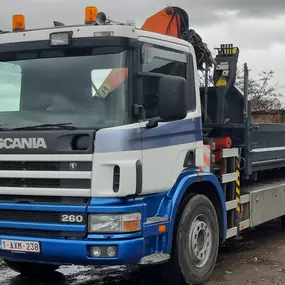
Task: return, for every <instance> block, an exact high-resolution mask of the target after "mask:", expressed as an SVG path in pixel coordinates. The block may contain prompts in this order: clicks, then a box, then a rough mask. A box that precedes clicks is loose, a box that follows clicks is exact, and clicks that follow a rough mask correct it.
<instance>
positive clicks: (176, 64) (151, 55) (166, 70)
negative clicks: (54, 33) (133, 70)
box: [142, 44, 193, 119]
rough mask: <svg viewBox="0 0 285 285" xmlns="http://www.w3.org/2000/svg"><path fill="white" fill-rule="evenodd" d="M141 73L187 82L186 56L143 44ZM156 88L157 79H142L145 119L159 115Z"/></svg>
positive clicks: (157, 84)
mask: <svg viewBox="0 0 285 285" xmlns="http://www.w3.org/2000/svg"><path fill="white" fill-rule="evenodd" d="M191 66H193V65H191ZM142 71H143V72H150V73H160V74H166V75H172V76H179V77H183V78H185V79H186V80H187V77H188V70H187V55H186V54H184V53H183V52H178V51H172V50H167V49H164V48H162V47H157V46H153V45H149V44H144V45H143V46H142ZM158 88H159V78H157V77H144V78H143V96H144V107H145V110H146V118H147V119H149V118H154V117H158V115H159V112H158ZM189 91H190V90H189ZM189 102H190V99H189ZM188 109H190V108H188Z"/></svg>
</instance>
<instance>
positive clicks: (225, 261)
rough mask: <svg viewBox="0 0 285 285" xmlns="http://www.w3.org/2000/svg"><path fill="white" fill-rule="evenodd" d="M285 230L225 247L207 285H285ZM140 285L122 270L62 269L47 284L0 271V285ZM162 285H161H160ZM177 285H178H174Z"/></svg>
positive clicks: (273, 226)
mask: <svg viewBox="0 0 285 285" xmlns="http://www.w3.org/2000/svg"><path fill="white" fill-rule="evenodd" d="M284 280H285V229H283V227H282V225H281V223H280V221H275V222H272V223H269V224H266V225H264V226H261V227H259V228H257V229H255V230H251V231H250V232H247V233H246V234H244V236H243V239H242V240H232V241H230V242H228V243H227V244H226V245H225V246H223V247H222V248H221V250H220V254H219V257H218V261H217V266H216V269H215V271H214V273H213V275H212V278H211V280H210V281H209V282H208V283H207V285H243V284H258V285H268V284H270V285H277V284H285V281H284ZM93 284H94V285H115V284H116V285H140V284H143V283H142V282H141V280H140V277H139V275H138V274H136V272H134V271H131V270H128V269H127V268H126V267H123V266H113V267H101V268H88V267H87V268H82V267H78V266H71V267H62V268H61V269H60V273H58V274H57V275H55V276H54V277H52V280H48V281H45V282H39V281H32V280H26V279H24V278H23V277H21V276H19V275H17V274H15V273H13V272H12V271H10V270H8V269H7V268H5V267H0V285H93ZM157 285H160V284H157ZM175 285H178V284H175Z"/></svg>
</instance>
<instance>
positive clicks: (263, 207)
mask: <svg viewBox="0 0 285 285" xmlns="http://www.w3.org/2000/svg"><path fill="white" fill-rule="evenodd" d="M283 215H285V184H284V183H280V184H278V183H273V185H272V186H271V187H268V186H267V187H266V186H265V187H264V186H263V187H261V188H260V189H258V190H254V191H250V226H251V227H255V226H257V225H260V224H263V223H265V222H268V221H271V220H273V219H276V218H279V217H281V216H283Z"/></svg>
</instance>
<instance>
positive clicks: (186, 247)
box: [159, 195, 219, 285]
mask: <svg viewBox="0 0 285 285" xmlns="http://www.w3.org/2000/svg"><path fill="white" fill-rule="evenodd" d="M179 216H180V219H179V221H178V225H177V228H176V230H175V236H174V237H173V250H172V254H171V259H170V261H169V262H167V263H165V264H162V265H159V269H160V270H159V271H160V273H161V275H163V279H164V280H165V281H166V282H167V283H169V284H176V283H179V282H181V281H182V282H184V283H186V284H191V285H198V284H203V283H204V282H206V281H207V280H208V279H209V278H210V276H211V274H212V272H213V269H214V267H215V264H216V260H217V255H218V250H219V223H218V218H217V213H216V210H215V208H214V206H213V204H212V203H211V201H210V200H209V199H208V198H207V197H206V196H204V195H191V196H190V197H189V198H188V199H187V200H185V201H184V202H183V203H182V209H181V212H180V215H179ZM179 284H180V283H179Z"/></svg>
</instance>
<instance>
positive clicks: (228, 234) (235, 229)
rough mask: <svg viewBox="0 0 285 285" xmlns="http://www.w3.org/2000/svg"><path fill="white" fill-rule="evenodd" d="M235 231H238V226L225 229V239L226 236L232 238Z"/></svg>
mask: <svg viewBox="0 0 285 285" xmlns="http://www.w3.org/2000/svg"><path fill="white" fill-rule="evenodd" d="M237 233H238V228H237V227H234V228H231V229H228V230H227V237H226V238H227V239H228V238H232V237H234V236H236V235H237Z"/></svg>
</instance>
